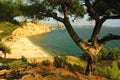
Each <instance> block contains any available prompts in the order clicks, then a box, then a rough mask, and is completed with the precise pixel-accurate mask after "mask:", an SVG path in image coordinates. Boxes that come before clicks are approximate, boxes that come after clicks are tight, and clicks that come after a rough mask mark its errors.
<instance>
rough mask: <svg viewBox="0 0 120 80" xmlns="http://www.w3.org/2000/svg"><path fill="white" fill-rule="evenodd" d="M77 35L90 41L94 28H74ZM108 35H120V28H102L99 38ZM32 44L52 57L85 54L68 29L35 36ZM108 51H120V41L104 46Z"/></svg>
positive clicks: (113, 41)
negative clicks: (117, 49) (112, 49)
mask: <svg viewBox="0 0 120 80" xmlns="http://www.w3.org/2000/svg"><path fill="white" fill-rule="evenodd" d="M74 30H75V31H76V33H77V34H78V35H79V36H80V37H81V38H82V39H83V40H88V39H90V37H91V34H92V31H93V28H74ZM108 33H112V34H116V35H120V27H115V28H113V27H110V28H102V29H101V31H100V34H99V38H102V37H104V36H105V35H107V34H108ZM29 39H30V40H31V42H32V43H34V44H35V45H37V46H40V47H42V48H43V49H44V50H45V51H46V52H48V53H50V55H53V56H56V55H60V54H62V53H65V54H66V55H71V56H81V55H82V54H83V53H84V52H83V51H82V50H81V49H80V48H79V47H78V46H77V45H76V44H75V43H74V41H73V40H72V38H71V37H70V36H69V34H68V32H67V30H66V29H59V28H57V29H54V30H52V31H51V32H49V33H46V34H43V35H39V36H33V37H30V38H29ZM104 47H105V48H107V49H108V50H109V49H110V48H119V49H120V40H112V41H109V42H108V43H106V44H105V46H104Z"/></svg>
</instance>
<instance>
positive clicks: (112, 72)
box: [97, 62, 120, 80]
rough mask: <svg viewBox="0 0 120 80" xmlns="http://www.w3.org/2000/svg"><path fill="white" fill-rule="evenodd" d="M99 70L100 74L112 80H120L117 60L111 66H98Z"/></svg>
mask: <svg viewBox="0 0 120 80" xmlns="http://www.w3.org/2000/svg"><path fill="white" fill-rule="evenodd" d="M97 72H98V74H99V75H100V76H103V77H106V78H109V79H110V80H120V69H119V67H118V65H117V63H116V62H113V63H112V66H111V67H110V66H105V67H98V68H97Z"/></svg>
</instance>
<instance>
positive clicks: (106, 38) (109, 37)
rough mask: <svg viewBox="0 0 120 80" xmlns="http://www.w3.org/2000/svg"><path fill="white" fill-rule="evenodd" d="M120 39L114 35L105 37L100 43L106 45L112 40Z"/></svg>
mask: <svg viewBox="0 0 120 80" xmlns="http://www.w3.org/2000/svg"><path fill="white" fill-rule="evenodd" d="M119 39H120V35H113V34H110V33H109V34H108V35H106V36H105V37H103V38H102V39H101V40H99V41H100V43H106V42H108V41H110V40H119Z"/></svg>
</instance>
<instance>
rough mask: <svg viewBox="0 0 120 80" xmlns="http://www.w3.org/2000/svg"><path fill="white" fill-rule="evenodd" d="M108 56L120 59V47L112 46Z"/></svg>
mask: <svg viewBox="0 0 120 80" xmlns="http://www.w3.org/2000/svg"><path fill="white" fill-rule="evenodd" d="M108 58H109V59H111V60H117V59H120V49H118V48H111V49H110V52H109V54H108Z"/></svg>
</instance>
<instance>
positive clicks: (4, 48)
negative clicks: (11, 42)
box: [0, 42, 11, 57]
mask: <svg viewBox="0 0 120 80" xmlns="http://www.w3.org/2000/svg"><path fill="white" fill-rule="evenodd" d="M0 50H1V51H2V52H3V53H4V55H5V57H6V53H8V54H9V53H11V49H10V47H8V46H6V45H5V44H4V43H2V42H0Z"/></svg>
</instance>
